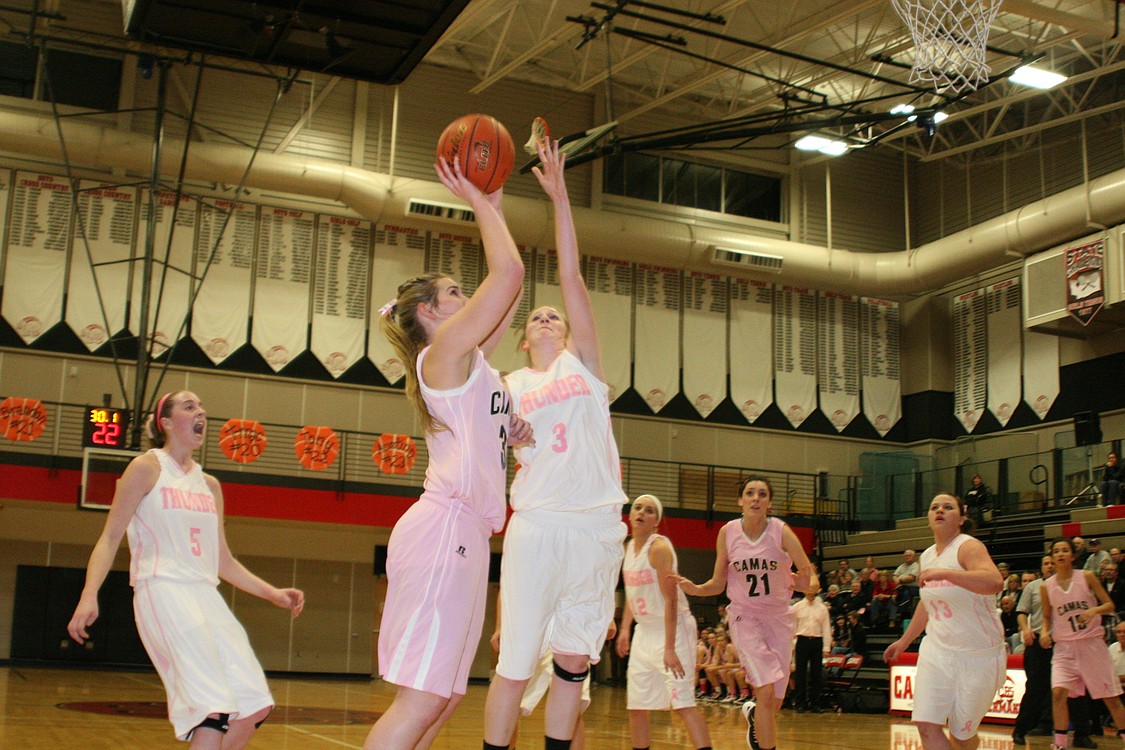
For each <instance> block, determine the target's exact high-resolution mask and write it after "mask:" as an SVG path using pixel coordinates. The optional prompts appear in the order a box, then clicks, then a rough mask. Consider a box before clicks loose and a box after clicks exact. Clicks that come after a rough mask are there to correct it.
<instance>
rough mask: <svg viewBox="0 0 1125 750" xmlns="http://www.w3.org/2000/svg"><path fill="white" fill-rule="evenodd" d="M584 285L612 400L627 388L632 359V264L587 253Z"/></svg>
mask: <svg viewBox="0 0 1125 750" xmlns="http://www.w3.org/2000/svg"><path fill="white" fill-rule="evenodd" d="M585 261H586V273H585V274H584V276H585V278H586V289H587V291H589V293H590V306H591V307H592V308H593V311H594V320H596V321H597V322H598V342H599V343H600V344H601V351H602V371H603V372H604V373H605V382H606V383H607V384H608V385H609V400H610V402H611V403H612V402H613V401H615V400H616V399H617V397H618V396H620V395H621V394H622V393H624V392H625V391H626V390H627V389H628V388H629V365H630V364H632V361H633V264H632V263H629V262H628V261H624V260H610V259H608V258H592V257H587V258H586V259H585Z"/></svg>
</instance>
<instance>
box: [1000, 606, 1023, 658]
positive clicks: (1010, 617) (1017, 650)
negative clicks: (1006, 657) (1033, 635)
mask: <svg viewBox="0 0 1125 750" xmlns="http://www.w3.org/2000/svg"><path fill="white" fill-rule="evenodd" d="M1000 624H1001V625H1003V626H1004V640H1005V641H1006V642H1007V644H1008V653H1010V654H1022V653H1023V640H1022V639H1021V638H1020V622H1019V616H1018V615H1017V614H1016V597H1015V595H1014V594H1005V595H1004V596H1002V597H1000Z"/></svg>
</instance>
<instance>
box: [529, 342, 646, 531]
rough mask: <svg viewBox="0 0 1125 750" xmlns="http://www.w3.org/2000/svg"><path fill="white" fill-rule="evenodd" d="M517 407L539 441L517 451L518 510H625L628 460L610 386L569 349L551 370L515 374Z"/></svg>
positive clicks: (615, 511)
mask: <svg viewBox="0 0 1125 750" xmlns="http://www.w3.org/2000/svg"><path fill="white" fill-rule="evenodd" d="M508 389H509V390H510V391H511V393H512V403H513V405H514V406H515V409H516V413H517V414H519V415H520V416H521V417H523V418H524V419H526V420H527V421H529V422H530V423H531V426H532V428H533V429H534V430H535V445H534V446H525V447H523V448H520V449H518V450H516V452H515V453H516V459H517V460H518V461H519V471H517V472H516V478H515V480H513V482H512V494H511V500H512V509H513V510H516V511H521V510H552V511H580V512H604V513H615V514H620V513H621V506H622V505H624V504H625V503H627V502H629V499H628V498H627V497H626V496H625V492H624V490H622V489H621V459H620V457H619V456H618V454H617V442H616V441H615V440H614V439H613V431H612V430H611V429H610V424H609V387H608V386H607V385H606V384H605V383H603V382H602V381H601V380H599V379H598V378H597V377H595V376H594V374H593V373H592V372H590V370H589V369H587V368H586V366H585V365H584V364H582V361H581V360H580V359H578V357H576V356H574V354H572V353H571V352H570V351H565V350H564V351H563V352H562V354H560V355H559V356H558V357H556V358H555V361H554V362H552V363H551V366H550V367H549V368H547V370H545V371H543V372H540V371H537V370H532V369H531V368H529V367H525V368H524V369H522V370H516V371H515V372H513V373H509V375H508Z"/></svg>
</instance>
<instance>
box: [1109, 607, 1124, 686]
mask: <svg viewBox="0 0 1125 750" xmlns="http://www.w3.org/2000/svg"><path fill="white" fill-rule="evenodd" d="M1113 634H1114V636H1116V638H1117V640H1115V641H1114V642H1113V643H1111V644H1109V655H1110V657H1111V658H1112V659H1113V671H1114V673H1115V674H1116V675H1117V679H1118V681H1120V682H1121V685H1122V686H1123V687H1125V622H1119V623H1117V627H1116V628H1114V629H1113Z"/></svg>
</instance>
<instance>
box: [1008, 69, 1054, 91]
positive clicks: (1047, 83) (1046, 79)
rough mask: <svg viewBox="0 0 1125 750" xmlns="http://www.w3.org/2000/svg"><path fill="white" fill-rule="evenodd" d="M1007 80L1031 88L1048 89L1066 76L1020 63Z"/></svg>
mask: <svg viewBox="0 0 1125 750" xmlns="http://www.w3.org/2000/svg"><path fill="white" fill-rule="evenodd" d="M1008 80H1010V81H1011V82H1012V83H1018V84H1020V85H1021V86H1028V87H1030V88H1033V89H1050V88H1054V87H1055V86H1058V85H1059V84H1060V83H1062V82H1063V81H1065V80H1066V76H1064V75H1059V74H1058V73H1052V72H1051V71H1049V70H1041V69H1040V68H1035V67H1032V66H1030V65H1021V66H1020V67H1018V68H1016V69H1015V71H1014V72H1013V73H1012V75H1010V76H1009V77H1008Z"/></svg>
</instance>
